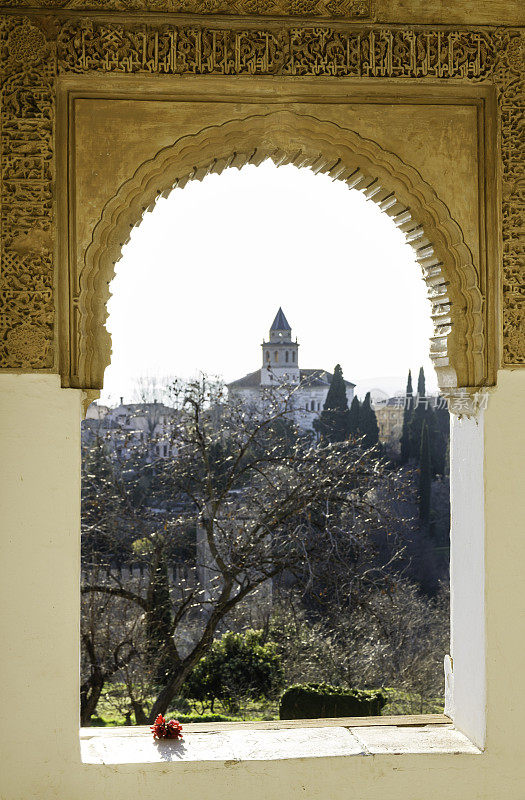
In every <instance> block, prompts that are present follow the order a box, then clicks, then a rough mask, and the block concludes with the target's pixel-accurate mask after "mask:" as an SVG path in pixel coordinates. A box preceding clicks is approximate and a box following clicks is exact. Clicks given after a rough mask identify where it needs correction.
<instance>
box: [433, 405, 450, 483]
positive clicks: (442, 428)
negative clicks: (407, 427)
mask: <svg viewBox="0 0 525 800" xmlns="http://www.w3.org/2000/svg"><path fill="white" fill-rule="evenodd" d="M433 419H434V429H433V430H431V431H430V434H431V435H430V452H431V454H432V468H433V470H434V472H435V473H436V474H438V475H445V474H446V473H447V459H448V442H449V437H450V415H449V413H448V408H447V407H446V406H445V407H444V408H440V407H436V408H435V410H434V412H433Z"/></svg>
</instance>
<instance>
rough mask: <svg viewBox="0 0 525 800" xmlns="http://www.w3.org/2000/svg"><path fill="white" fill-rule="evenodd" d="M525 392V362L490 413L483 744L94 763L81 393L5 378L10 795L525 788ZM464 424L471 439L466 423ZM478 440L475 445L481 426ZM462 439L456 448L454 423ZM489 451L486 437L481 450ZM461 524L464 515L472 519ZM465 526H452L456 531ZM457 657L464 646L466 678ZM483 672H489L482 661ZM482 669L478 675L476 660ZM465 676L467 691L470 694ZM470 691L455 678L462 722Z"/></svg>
mask: <svg viewBox="0 0 525 800" xmlns="http://www.w3.org/2000/svg"><path fill="white" fill-rule="evenodd" d="M524 395H525V372H524V371H517V370H516V371H510V370H508V371H504V372H500V373H499V376H498V386H497V388H496V389H495V390H494V391H493V393H492V395H491V397H490V399H489V403H488V407H487V410H486V412H485V415H484V419H482V420H480V422H479V426H480V430H481V432H482V436H483V440H484V459H483V485H484V495H483V499H481V495H480V494H479V487H478V490H477V491H478V493H477V495H476V497H475V498H474V500H475V504H478V505H479V503H482V506H483V512H484V527H485V539H484V541H485V544H484V553H485V566H486V581H485V586H484V595H485V604H486V605H485V615H484V616H485V636H486V710H487V716H486V721H487V738H486V751H485V753H484V754H483V755H481V756H478V755H467V754H456V755H453V754H448V755H445V754H440V755H439V754H436V755H395V756H394V755H378V756H373V757H368V758H360V757H359V756H344V757H333V758H322V759H293V758H292V759H287V760H282V759H276V760H273V761H267V762H265V761H250V762H242V761H241V762H226V763H224V762H215V763H211V762H202V763H157V764H142V765H140V764H123V765H93V764H82V763H81V762H80V750H79V741H78V690H79V678H78V661H79V658H78V633H79V606H80V598H79V579H80V563H79V546H80V542H79V515H80V492H79V488H80V482H79V474H80V414H81V399H82V393H81V392H80V391H78V390H70V389H60V387H59V378H58V377H57V376H52V375H9V374H4V375H0V453H1V465H0V487H1V505H2V510H3V530H2V537H1V554H0V603H1V607H2V609H3V613H2V615H1V616H0V637H1V641H2V642H3V659H2V662H1V670H2V671H1V673H0V751H1V752H2V760H3V764H2V771H1V777H0V797H2V800H21V799H22V798H23V800H27V798H34V799H35V800H87V798H93V797H97V798H100V800H110V798H111V800H129V798H130V797H136V798H153V797H158V796H162V795H168V794H172V793H173V792H176V793H177V794H178V795H183V796H185V797H188V798H192V797H199V798H201V800H207V799H208V798H210V800H211V798H213V799H214V800H217V798H219V800H222V798H228V800H230V799H231V800H245V798H247V797H249V798H254V800H259V798H260V799H261V800H262V798H265V800H268V798H269V799H270V800H273V798H282V797H286V798H287V800H288V798H289V799H290V800H294V798H299V797H301V798H303V797H305V796H306V795H308V796H309V797H311V798H330V800H338V799H339V798H341V800H342V798H348V796H349V791H350V792H351V793H352V796H353V797H359V798H364V797H366V798H367V800H379V798H381V800H384V798H385V797H388V798H389V800H401V799H402V800H437V798H440V800H441V798H443V797H446V798H447V800H495V798H500V797H505V799H506V800H523V796H524V786H525V765H524V762H523V751H524V749H525V732H524V730H523V719H524V716H525V696H524V694H523V692H522V666H523V661H524V659H525V636H524V635H523V620H524V618H525V595H524V593H523V580H522V568H523V563H524V561H525V536H524V535H523V533H524V531H523V519H524V518H525V493H524V492H523V487H522V485H521V483H520V472H521V474H522V471H523V452H525V442H524V441H523V438H524V431H523V422H522V414H523V411H522V409H523V397H524ZM475 424H476V423H472V425H475ZM468 426H470V423H469V424H468ZM468 426H467V427H468ZM472 430H473V429H470V433H471V434H472ZM464 433H465V435H466V436H468V431H467V428H465V431H464ZM472 436H473V437H474V438H473V441H478V445H479V438H478V437H479V436H481V433H479V434H476V433H473V434H472ZM454 437H455V443H456V445H458V444H459V438H458V436H457V435H456V433H454ZM480 452H481V451H480V450H479V448H478V450H477V453H476V451H474V453H473V455H474V456H476V455H477V456H479V455H480ZM453 457H454V459H455V458H456V454H455V452H454V453H453ZM478 463H479V459H478ZM456 466H457V465H454V470H456ZM458 469H459V472H460V477H461V479H462V480H463V478H464V479H465V480H467V483H468V480H470V478H468V477H467V476H468V475H469V473H470V472H471V471H472V470H474V471H475V470H476V469H477V468H476V465H475V463H474V462H473V460H471V459H470V458H469V459H468V462H467V461H465V463H464V464H463V465H460V466H459V467H458ZM453 474H454V475H456V471H454V473H453ZM478 474H479V473H478ZM472 479H473V480H475V478H474V477H473V478H472ZM465 520H466V524H467V522H468V515H466V516H465ZM467 533H468V532H466V531H465V529H462V530H455V536H457V537H460V538H462V537H463V536H466V535H467ZM466 541H468V539H467V540H466ZM478 544H479V541H478ZM478 566H479V559H478V555H476V554H475V557H474V558H473V559H472V560H471V564H470V571H469V570H466V571H465V572H464V573H463V574H462V576H461V578H462V581H463V583H464V586H463V587H462V589H461V591H462V597H463V598H464V599H468V598H469V597H471V596H474V597H479V591H480V586H479V583H478V582H479V575H476V572H477V568H478ZM471 575H472V576H475V577H476V581H475V582H471ZM471 593H474V595H472V594H471ZM455 608H456V609H457V604H456V605H455ZM454 613H456V611H454ZM453 624H454V625H456V630H455V636H456V637H457V639H456V641H458V642H459V641H461V640H462V650H461V652H462V653H464V654H467V653H468V649H469V648H468V644H469V641H470V637H471V626H470V624H469V619H468V618H466V617H463V619H460V617H458V618H457V619H455V620H453ZM458 625H460V627H459V628H458ZM460 658H461V653H460V651H459V650H457V649H456V650H455V665H454V670H455V672H456V675H457V674H458V672H457V670H459V669H460V665H459V663H458V662H459V660H460ZM472 669H475V668H474V667H472ZM477 670H481V671H483V666H482V664H479V665H478V666H477ZM471 677H472V679H473V680H474V681H476V680H478V678H479V676H478V678H477V677H476V674H475V673H474V672H473V673H472V676H471ZM467 684H468V681H465V683H464V684H463V686H462V687H461V692H463V691H464V690H465V691H467V690H468V688H469V687H468V685H467ZM468 702H469V698H468V697H467V698H465V697H462V696H461V695H460V694H459V687H458V685H456V697H455V706H456V714H457V715H458V720H459V714H460V711H461V709H462V708H465V707H467V705H468ZM466 704H467V705H466ZM349 787H350V788H349Z"/></svg>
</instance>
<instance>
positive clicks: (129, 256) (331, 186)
mask: <svg viewBox="0 0 525 800" xmlns="http://www.w3.org/2000/svg"><path fill="white" fill-rule="evenodd" d="M110 288H111V291H112V293H113V297H112V298H111V300H110V303H109V319H108V323H107V327H108V330H109V331H110V332H111V334H112V337H113V357H112V362H111V366H110V367H108V369H107V370H106V375H105V389H104V392H103V393H102V396H101V402H106V403H107V402H110V403H115V402H118V400H119V398H120V396H124V400H125V401H126V400H128V401H129V400H132V399H134V387H135V384H136V381H137V379H138V378H140V377H142V376H151V375H155V376H180V377H191V376H192V375H195V374H196V373H197V372H198V371H200V370H202V371H204V372H207V373H211V374H213V375H222V376H223V377H224V378H225V380H226V381H229V380H234V379H236V378H239V377H241V376H242V375H244V374H246V373H247V372H252V371H253V370H255V369H258V368H259V367H260V365H261V348H260V343H261V341H262V340H263V337H264V338H266V337H267V335H268V329H269V327H270V325H271V322H272V320H273V318H274V316H275V314H276V312H277V309H278V307H279V306H282V308H283V310H284V312H285V314H286V317H287V319H288V322H289V323H290V325H291V326H292V335H293V336H294V337H295V336H297V337H298V339H299V343H300V349H299V364H300V366H302V367H313V368H325V369H329V370H330V371H332V370H333V367H334V365H335V364H336V363H337V362H340V363H341V366H342V367H343V372H344V375H345V377H346V378H347V379H348V380H351V381H353V382H354V383H357V384H358V390H359V389H361V390H362V391H363V392H364V391H366V390H367V389H371V388H376V387H377V388H383V389H384V390H386V391H388V392H392V393H393V392H394V391H395V390H396V389H399V388H402V387H404V384H405V380H406V373H407V370H408V368H409V367H411V368H412V372H413V373H414V372H415V373H416V375H417V371H418V370H419V367H420V365H423V366H424V368H425V374H426V376H427V389H429V390H435V388H436V386H437V384H436V379H435V373H434V370H433V368H432V366H431V363H430V360H429V358H428V350H429V342H428V339H429V337H430V335H431V332H432V325H431V322H430V305H429V302H428V300H427V299H426V287H425V284H424V282H423V280H422V278H421V271H420V268H419V266H418V265H417V263H416V262H415V260H414V253H413V250H412V248H411V247H410V246H409V245H407V244H406V243H405V242H404V238H403V235H402V234H401V233H400V232H399V231H398V230H397V229H396V228H395V226H394V224H393V222H392V221H391V220H390V218H389V217H388V216H387V215H386V214H383V213H381V212H380V211H379V209H378V208H377V206H376V205H375V204H374V203H373V202H369V201H366V200H365V198H364V197H363V195H361V194H360V193H359V192H357V191H349V190H348V189H347V188H346V186H345V185H344V184H343V183H340V182H338V181H335V182H333V181H332V180H331V179H330V178H329V177H328V176H326V175H314V174H313V173H312V172H311V171H310V170H308V169H297V168H296V167H292V166H286V167H279V168H277V167H275V166H274V165H273V164H272V163H270V162H265V163H264V164H262V165H261V166H260V167H253V166H248V167H244V168H243V169H242V170H240V171H238V170H234V169H229V170H226V171H225V172H223V173H222V175H211V176H208V177H207V178H205V179H204V181H202V183H198V182H196V181H195V182H191V183H189V184H188V185H187V186H186V187H185V188H184V190H182V191H179V190H175V191H174V192H172V193H171V195H170V196H169V198H168V199H166V200H164V199H161V200H159V201H158V203H157V205H156V207H155V209H154V211H153V212H152V213H147V214H146V215H145V217H144V219H143V221H142V223H141V225H140V226H139V227H138V228H136V229H134V230H133V231H132V235H131V240H130V242H129V244H128V245H127V246H126V247H125V248H124V249H123V255H122V258H121V260H120V261H119V263H118V264H117V271H116V277H115V279H114V280H113V282H112V283H111V287H110Z"/></svg>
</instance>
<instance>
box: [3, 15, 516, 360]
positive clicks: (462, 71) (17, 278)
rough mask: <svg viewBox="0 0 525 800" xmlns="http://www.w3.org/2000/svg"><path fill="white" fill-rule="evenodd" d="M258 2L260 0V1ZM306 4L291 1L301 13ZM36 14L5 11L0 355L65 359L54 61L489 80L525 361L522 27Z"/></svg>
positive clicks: (508, 317)
mask: <svg viewBox="0 0 525 800" xmlns="http://www.w3.org/2000/svg"><path fill="white" fill-rule="evenodd" d="M49 2H50V4H51V5H53V2H52V0H49ZM57 2H58V4H59V5H62V4H61V3H60V2H59V0H57ZM261 2H262V0H261ZM283 2H284V0H283ZM55 5H56V3H55ZM104 5H105V4H104V2H101V7H103V6H104ZM106 5H107V4H106ZM263 5H264V3H263ZM256 6H257V4H255V5H252V6H251V8H252V9H255V11H257V9H258V6H257V7H256ZM302 7H303V6H302V5H301V3H297V4H296V5H294V8H295V9H297V10H298V12H299V13H301V8H302ZM321 7H326V8H332V9H335V10H336V11H337V8H338V7H339V6H337V3H332V4H330V3H329V2H327V3H326V4H324V3H321V4H320V6H319V8H321ZM155 8H156V9H157V10H158V11H162V10H163V9H166V10H169V3H167V2H166V3H164V2H163V1H162V0H155ZM210 8H211V6H210ZM261 8H262V5H261ZM305 8H306V6H305ZM341 8H342V6H341ZM349 8H350V6H349ZM355 8H357V6H355ZM30 13H31V12H29V11H28V12H26V17H25V18H24V17H20V16H7V15H6V16H3V17H0V78H1V79H2V91H1V95H0V103H1V119H2V122H1V125H2V127H1V131H0V145H1V174H2V187H1V201H2V207H1V214H0V223H1V232H0V245H1V272H0V298H1V301H2V309H1V313H0V366H2V367H4V368H11V369H13V368H14V369H17V368H18V369H24V370H31V369H55V370H56V369H57V360H56V348H55V341H56V332H55V330H54V309H55V300H56V298H55V296H54V281H55V279H56V272H55V265H54V262H53V259H54V252H55V246H56V231H55V227H54V203H55V197H54V150H55V144H54V136H55V133H54V125H55V104H56V80H57V75H59V74H65V75H67V74H86V73H88V74H109V73H118V74H137V75H140V74H147V75H159V76H161V75H169V74H172V75H175V74H176V75H246V76H257V75H282V76H285V75H292V76H297V77H301V76H307V77H315V76H318V75H321V76H325V77H326V76H331V77H333V78H334V79H336V78H337V77H339V76H348V77H354V78H360V77H366V78H380V79H383V80H389V79H392V80H398V81H403V82H404V81H409V82H410V83H412V84H414V83H417V82H418V81H420V80H426V81H428V80H429V79H438V80H440V81H445V82H446V81H447V80H453V81H464V82H476V83H479V82H481V81H483V82H490V83H492V84H493V85H495V86H496V88H497V94H498V105H499V122H500V145H501V151H500V155H501V175H502V181H503V184H502V208H501V217H502V224H503V232H502V253H503V264H502V291H503V304H502V312H503V362H504V364H505V365H509V366H513V365H525V266H524V262H525V252H524V250H525V245H524V240H523V220H524V218H525V175H524V166H523V165H524V163H525V132H524V128H523V125H522V120H523V117H524V114H525V90H524V66H523V65H524V44H523V41H524V40H523V34H522V33H521V32H520V31H518V30H512V29H499V30H495V29H488V28H484V29H483V30H481V31H474V30H468V29H465V28H463V29H461V30H459V29H453V28H451V27H448V26H447V27H445V26H443V27H442V28H440V29H436V30H434V29H429V28H426V27H425V28H418V27H416V26H413V27H403V28H400V27H397V26H385V25H382V26H375V25H370V24H368V23H361V24H359V25H356V24H353V25H352V24H348V25H344V26H343V25H342V24H340V26H339V27H338V28H337V29H335V28H330V27H327V26H324V27H321V26H320V25H317V26H316V27H312V26H311V25H307V24H305V25H301V23H300V21H299V20H297V21H296V22H294V23H293V24H290V23H285V22H284V21H283V22H282V23H281V24H280V25H279V26H277V27H276V25H272V26H269V25H268V23H267V22H265V20H264V19H262V18H261V19H260V20H259V22H257V21H256V20H257V18H256V17H250V19H249V22H248V20H246V22H245V23H244V22H243V24H242V27H239V25H238V24H236V25H235V26H234V23H232V26H231V27H230V26H229V24H228V21H227V20H225V18H224V17H223V18H221V19H220V20H219V19H217V20H214V19H213V18H210V20H211V21H210V22H209V23H208V24H207V25H203V24H202V22H195V23H194V24H192V25H187V24H172V23H171V22H169V21H168V22H166V21H162V22H158V21H153V22H148V23H147V24H145V23H143V22H140V23H137V21H136V20H134V19H133V14H129V13H128V14H127V15H126V16H125V17H122V18H119V16H118V15H117V14H114V15H113V16H112V19H111V21H108V19H107V18H106V19H102V20H98V19H97V17H96V14H95V13H93V14H92V15H91V17H90V18H87V17H86V18H82V19H81V18H78V17H76V18H71V19H68V18H67V17H66V18H64V17H63V16H61V17H55V16H53V15H52V13H51V14H50V15H48V16H45V17H42V16H34V17H31V19H29V15H30ZM62 13H63V14H64V13H65V12H62ZM259 13H261V11H259ZM263 13H264V12H263ZM343 13H346V12H343ZM352 13H353V12H352V11H351V10H350V11H348V14H349V15H350V16H351V15H352Z"/></svg>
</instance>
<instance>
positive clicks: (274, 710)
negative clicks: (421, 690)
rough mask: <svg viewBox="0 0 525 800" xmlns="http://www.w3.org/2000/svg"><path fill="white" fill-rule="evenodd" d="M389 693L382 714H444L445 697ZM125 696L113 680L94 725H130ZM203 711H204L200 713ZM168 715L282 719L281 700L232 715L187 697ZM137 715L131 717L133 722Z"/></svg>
mask: <svg viewBox="0 0 525 800" xmlns="http://www.w3.org/2000/svg"><path fill="white" fill-rule="evenodd" d="M382 691H383V692H384V694H385V695H386V696H387V698H388V699H387V704H386V705H385V707H384V708H383V710H382V715H383V716H385V717H386V716H397V715H400V714H442V713H443V698H441V697H436V698H431V699H430V700H424V701H421V698H420V697H419V695H416V694H413V693H410V692H405V691H402V690H400V689H393V688H384V689H382ZM128 705H129V704H128V703H127V702H126V700H125V693H124V686H122V685H119V684H113V685H111V686H110V687H108V691H105V692H104V693H103V695H102V697H101V699H100V701H99V703H98V706H97V716H96V717H93V718H92V723H91V724H92V725H96V726H104V725H110V726H111V725H129V724H130V722H129V721H128V720H127V719H126V715H125V710H126V709H127V707H128ZM199 712H202V713H199ZM168 716H169V717H176V718H177V719H178V720H179V722H182V723H184V724H188V723H192V722H230V721H232V722H233V721H239V722H262V721H265V720H277V719H279V703H278V701H273V702H270V701H266V702H255V701H249V702H247V703H245V704H244V705H243V707H242V709H241V712H240V713H239V714H236V715H233V716H232V715H231V714H229V713H228V710H227V709H225V708H224V707H223V706H222V704H221V703H220V702H218V701H217V702H216V703H215V706H214V711H213V713H211V712H210V711H209V710H207V709H200V708H199V707H198V708H196V709H195V708H193V709H192V708H191V707H190V705H189V703H188V702H187V701H185V700H182V701H180V702H179V703H174V704H173V706H172V707H170V709H169V711H168ZM133 722H134V717H132V719H131V724H133Z"/></svg>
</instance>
